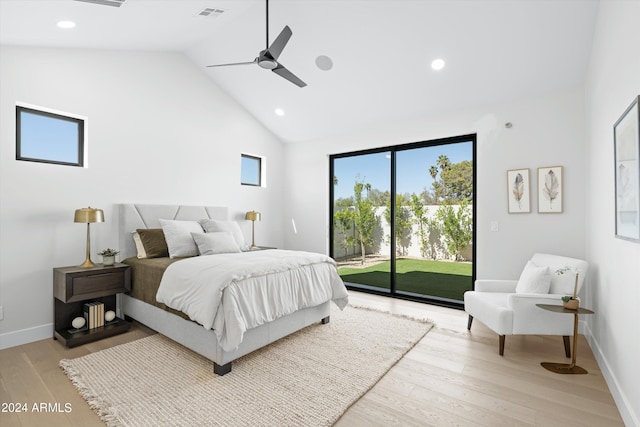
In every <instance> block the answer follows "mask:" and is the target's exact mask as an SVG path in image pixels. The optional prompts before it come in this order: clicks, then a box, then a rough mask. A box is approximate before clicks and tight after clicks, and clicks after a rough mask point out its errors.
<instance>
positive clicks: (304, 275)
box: [156, 250, 348, 351]
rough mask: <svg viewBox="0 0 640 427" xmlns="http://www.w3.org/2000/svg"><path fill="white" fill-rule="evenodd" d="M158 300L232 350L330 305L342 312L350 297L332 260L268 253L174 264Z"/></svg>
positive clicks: (304, 254) (306, 254) (297, 253)
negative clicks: (267, 328) (277, 324)
mask: <svg viewBox="0 0 640 427" xmlns="http://www.w3.org/2000/svg"><path fill="white" fill-rule="evenodd" d="M156 299H157V300H158V302H161V303H164V304H166V305H167V306H169V307H171V308H173V309H176V310H180V311H182V312H183V313H185V314H187V315H188V316H189V317H190V318H191V320H194V321H196V322H198V323H200V324H201V325H203V326H204V327H205V328H206V329H214V332H215V334H216V336H217V338H218V342H219V344H220V346H221V347H222V348H223V349H224V350H226V351H232V350H234V349H236V348H237V347H238V345H240V343H241V342H242V338H243V336H244V332H245V331H247V330H248V329H251V328H254V327H256V326H260V325H262V324H264V323H267V322H270V321H272V320H275V319H277V318H279V317H282V316H285V315H287V314H291V313H293V312H295V311H297V310H299V309H302V308H307V307H315V306H317V305H319V304H322V303H324V302H326V301H329V300H333V301H334V302H335V303H336V305H337V306H338V307H339V308H340V309H343V308H344V307H345V306H346V305H347V302H348V295H347V290H346V288H345V286H344V283H343V282H342V279H341V278H340V276H339V275H338V272H337V270H336V267H335V262H334V261H333V260H332V259H331V258H329V257H327V256H325V255H322V254H317V253H311V252H301V251H285V250H264V251H251V252H243V253H233V254H218V255H208V256H198V257H193V258H188V259H184V260H181V261H178V262H175V263H173V264H171V265H170V266H169V267H168V268H167V270H166V271H165V272H164V275H163V276H162V280H161V282H160V287H159V288H158V293H157V295H156Z"/></svg>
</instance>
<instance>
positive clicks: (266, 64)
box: [258, 59, 278, 70]
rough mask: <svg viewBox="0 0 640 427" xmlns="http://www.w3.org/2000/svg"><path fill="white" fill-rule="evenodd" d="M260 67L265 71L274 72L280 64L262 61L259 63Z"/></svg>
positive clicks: (272, 61)
mask: <svg viewBox="0 0 640 427" xmlns="http://www.w3.org/2000/svg"><path fill="white" fill-rule="evenodd" d="M258 65H259V66H261V67H262V68H264V69H265V70H273V69H274V68H276V67H277V66H278V63H277V62H276V61H275V60H273V59H261V60H259V61H258Z"/></svg>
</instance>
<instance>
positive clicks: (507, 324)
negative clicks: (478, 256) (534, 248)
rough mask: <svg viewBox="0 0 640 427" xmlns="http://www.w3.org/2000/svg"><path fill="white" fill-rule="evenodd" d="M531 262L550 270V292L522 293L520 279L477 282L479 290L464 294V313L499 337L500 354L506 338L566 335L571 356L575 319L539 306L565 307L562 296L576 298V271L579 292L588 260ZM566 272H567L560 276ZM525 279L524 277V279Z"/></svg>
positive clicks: (540, 258)
mask: <svg viewBox="0 0 640 427" xmlns="http://www.w3.org/2000/svg"><path fill="white" fill-rule="evenodd" d="M531 262H532V263H533V264H534V265H535V266H538V267H548V275H549V276H550V283H549V293H522V289H521V287H518V288H519V289H518V292H516V286H518V280H476V282H475V289H474V290H473V291H467V292H465V294H464V310H465V311H466V312H467V313H468V314H469V322H468V324H467V329H468V330H471V323H472V322H473V319H474V318H475V319H477V320H479V321H480V322H482V323H484V324H485V325H486V326H487V327H488V328H489V329H491V330H492V331H494V332H496V333H497V334H498V335H499V336H500V339H499V350H498V352H499V354H500V355H501V356H502V355H504V340H505V336H506V335H562V337H563V340H564V348H565V354H566V356H567V357H571V350H570V348H571V347H570V343H569V336H570V335H572V334H573V316H566V315H564V314H562V313H552V312H550V311H546V310H543V309H541V308H540V307H536V304H555V305H562V300H561V297H562V296H564V295H573V292H574V286H575V280H576V272H577V273H578V288H577V289H578V292H579V291H580V289H581V288H582V284H583V283H584V280H585V277H586V275H587V269H588V263H587V262H586V261H583V260H580V259H575V258H567V257H562V256H558V255H550V254H534V255H533V257H532V258H531ZM559 271H563V273H559ZM521 280H522V276H521Z"/></svg>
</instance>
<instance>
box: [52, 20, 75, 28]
mask: <svg viewBox="0 0 640 427" xmlns="http://www.w3.org/2000/svg"><path fill="white" fill-rule="evenodd" d="M56 25H57V26H58V28H64V29H69V28H73V27H75V26H76V23H75V22H73V21H60V22H58V23H57V24H56Z"/></svg>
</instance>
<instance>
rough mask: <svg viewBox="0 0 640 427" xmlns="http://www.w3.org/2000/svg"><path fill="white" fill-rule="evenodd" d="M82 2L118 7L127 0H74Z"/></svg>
mask: <svg viewBox="0 0 640 427" xmlns="http://www.w3.org/2000/svg"><path fill="white" fill-rule="evenodd" d="M76 1H81V2H84V3H93V4H101V5H103V6H113V7H120V6H122V4H123V3H124V2H125V1H127V0H76Z"/></svg>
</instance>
